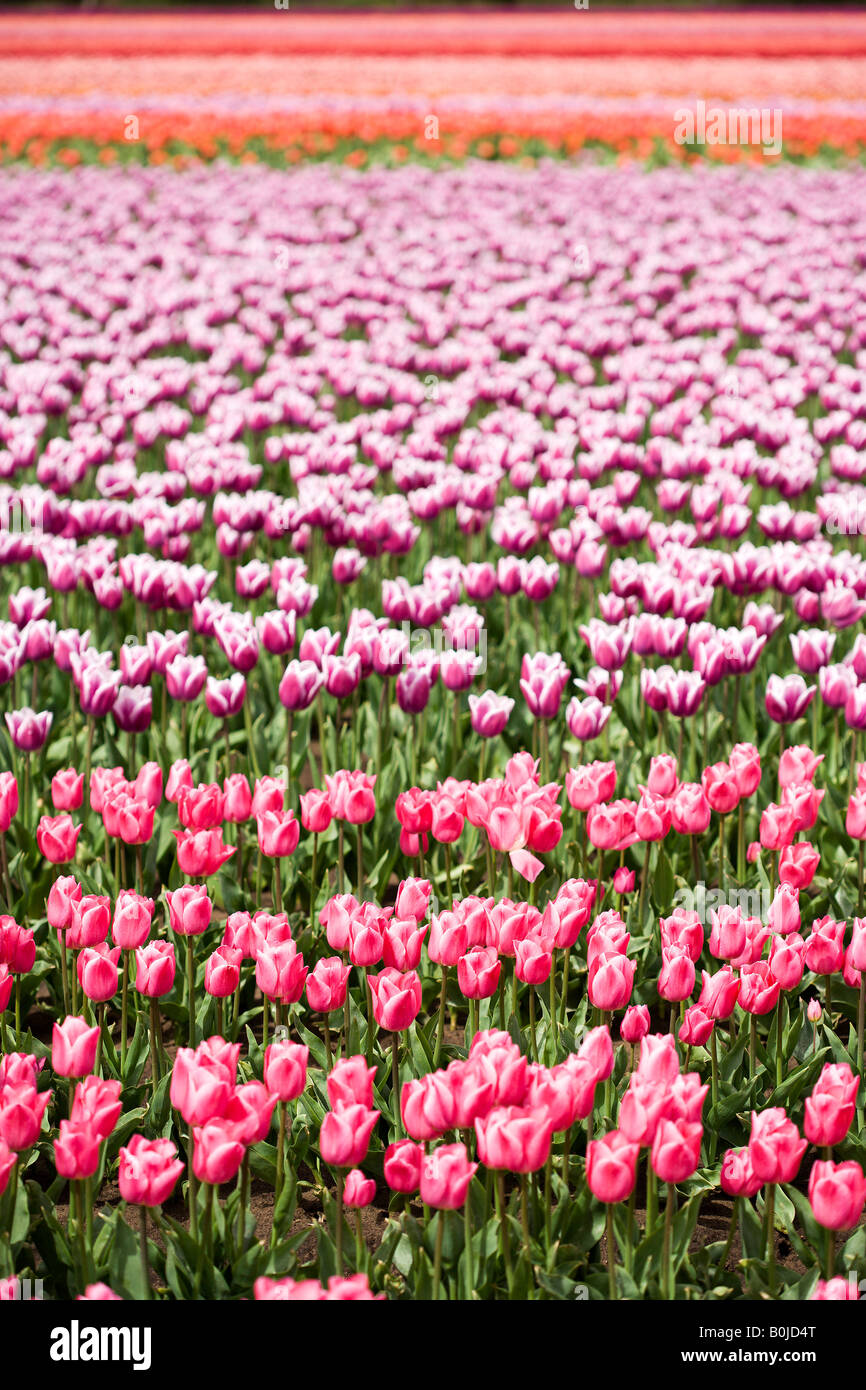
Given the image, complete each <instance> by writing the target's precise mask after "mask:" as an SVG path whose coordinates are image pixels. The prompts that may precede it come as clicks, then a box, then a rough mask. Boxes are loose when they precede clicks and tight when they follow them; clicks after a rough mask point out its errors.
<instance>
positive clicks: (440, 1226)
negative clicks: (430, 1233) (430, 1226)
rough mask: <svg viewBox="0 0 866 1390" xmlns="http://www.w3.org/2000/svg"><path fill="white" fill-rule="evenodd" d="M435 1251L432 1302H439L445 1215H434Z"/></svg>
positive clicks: (438, 1213) (439, 1213) (442, 1213)
mask: <svg viewBox="0 0 866 1390" xmlns="http://www.w3.org/2000/svg"><path fill="white" fill-rule="evenodd" d="M436 1222H437V1224H436V1250H435V1253H434V1256H433V1302H434V1303H438V1302H439V1297H440V1295H439V1289H440V1285H441V1282H442V1239H443V1236H444V1234H445V1213H444V1211H440V1212H437V1215H436Z"/></svg>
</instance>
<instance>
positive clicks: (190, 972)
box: [186, 936, 195, 1047]
mask: <svg viewBox="0 0 866 1390" xmlns="http://www.w3.org/2000/svg"><path fill="white" fill-rule="evenodd" d="M192 943H193V938H192V937H191V936H188V937H187V939H186V983H187V994H188V1002H189V1045H190V1047H195V957H194V955H193V945H192Z"/></svg>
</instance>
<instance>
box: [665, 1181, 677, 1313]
mask: <svg viewBox="0 0 866 1390" xmlns="http://www.w3.org/2000/svg"><path fill="white" fill-rule="evenodd" d="M667 1188H668V1200H667V1203H666V1205H665V1236H664V1259H663V1262H662V1268H663V1270H664V1280H665V1298H666V1299H668V1300H670V1299H672V1298H673V1297H674V1292H675V1290H674V1271H673V1265H672V1262H671V1227H672V1226H673V1220H674V1211H675V1209H676V1188H675V1187H674V1184H673V1183H672V1182H669V1183H668V1185H667Z"/></svg>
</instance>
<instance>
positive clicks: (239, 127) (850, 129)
mask: <svg viewBox="0 0 866 1390" xmlns="http://www.w3.org/2000/svg"><path fill="white" fill-rule="evenodd" d="M438 119H439V129H438V136H437V138H430V137H428V136H426V135H425V133H424V129H423V120H422V119H419V116H418V114H417V112H414V111H405V112H400V111H393V110H388V111H387V112H385V111H383V112H371V111H369V110H367V111H364V110H354V111H345V112H341V113H335V112H334V111H332V110H322V111H320V112H315V111H313V112H307V113H305V114H304V115H303V116H298V115H292V116H291V117H287V116H285V115H261V114H256V115H251V116H250V115H243V116H241V115H236V114H223V115H221V117H220V120H219V122H218V123H217V122H215V120H214V116H213V113H212V112H201V113H191V112H189V111H182V110H178V111H171V112H160V113H159V114H156V113H151V114H148V115H147V116H146V117H142V118H141V120H140V123H139V134H138V138H137V139H135V140H133V141H127V140H124V137H123V123H122V121H121V120H120V119H119V118H118V116H117V115H116V114H115V113H108V112H98V111H96V112H89V113H84V114H83V115H76V116H74V117H73V116H72V115H69V114H63V115H60V114H57V113H54V114H52V115H51V116H50V117H47V116H46V115H45V114H44V113H39V112H29V111H24V112H18V113H13V114H6V113H0V159H2V160H4V161H7V162H8V161H16V160H21V159H25V160H27V161H28V162H30V163H37V164H38V163H42V162H45V161H46V160H48V159H49V158H53V157H57V156H59V155H61V154H62V159H63V161H64V162H67V163H77V162H81V161H85V162H90V161H92V160H94V159H99V160H100V161H101V162H103V163H111V162H114V161H115V160H116V159H123V158H127V159H128V158H136V159H146V160H148V161H149V162H154V161H156V162H159V161H160V160H164V159H166V158H168V157H170V156H172V155H185V156H191V157H196V158H202V159H212V158H216V157H218V156H220V155H227V156H228V157H230V158H240V157H243V156H244V155H247V156H248V157H251V158H258V157H264V158H271V157H276V158H284V159H285V160H286V161H287V162H294V161H295V160H297V159H299V158H302V157H306V156H315V157H324V156H329V155H334V154H344V153H346V151H345V149H344V147H345V146H346V145H347V144H348V145H350V146H351V147H352V150H351V151H349V153H352V152H353V151H355V150H357V151H359V152H360V154H362V155H364V154H365V151H366V150H367V149H368V148H369V147H372V148H370V153H373V152H374V151H375V152H380V153H389V154H392V155H394V156H395V157H396V158H397V159H399V158H401V157H408V155H409V154H410V153H416V154H422V155H425V156H430V157H434V158H435V157H438V156H444V157H446V158H449V159H460V158H463V157H465V156H467V155H469V154H475V155H480V156H481V157H482V158H492V157H498V158H514V157H519V156H521V155H525V154H540V153H545V152H555V153H559V154H576V153H579V152H580V151H581V150H583V149H586V148H593V147H597V146H602V147H605V148H607V149H609V150H611V151H614V152H615V153H617V154H621V155H626V156H629V157H636V158H648V157H650V156H651V155H652V154H653V153H654V152H656V151H657V150H658V148H659V146H662V147H664V149H665V150H666V151H667V153H668V154H669V155H670V156H671V157H673V158H677V159H682V160H688V159H689V158H690V157H693V156H695V154H696V153H702V152H700V151H697V152H696V151H695V149H694V148H690V147H688V146H684V145H679V144H677V143H676V142H675V139H674V124H673V122H672V121H671V120H670V118H669V117H668V118H667V119H662V118H660V119H657V120H655V121H653V120H651V119H649V118H648V117H647V114H646V113H645V112H633V111H630V110H629V109H628V108H623V109H622V110H620V111H616V112H613V113H604V114H602V113H599V114H592V113H581V114H580V115H579V116H574V115H568V116H558V115H557V114H556V113H551V112H539V113H533V112H520V113H516V112H514V111H511V112H508V111H503V112H502V113H501V114H499V115H497V113H496V112H495V111H490V112H484V111H481V112H475V113H468V112H462V113H460V115H459V117H458V116H455V117H454V118H453V119H452V120H451V121H450V122H449V119H448V118H447V117H440V118H438ZM864 149H866V117H863V116H858V117H854V116H849V117H845V118H842V117H840V116H838V115H837V116H836V117H835V118H834V119H833V120H832V121H827V120H826V119H824V118H822V117H821V116H817V117H816V116H810V115H805V114H804V115H802V116H797V115H793V116H789V115H788V114H786V116H785V128H784V154H785V156H786V157H788V158H790V157H795V158H810V157H814V156H815V155H818V154H820V153H821V152H822V151H824V150H832V151H835V152H838V153H840V154H842V155H844V156H847V157H851V158H858V157H860V156H861V154H862V152H863V150H864ZM401 151H403V152H404V154H403V155H402V156H401ZM705 153H706V154H708V155H709V156H711V157H712V158H714V159H716V160H719V161H721V162H728V163H733V162H737V161H740V160H746V161H752V162H755V161H757V162H764V161H766V162H770V161H771V160H772V156H771V155H768V154H765V153H764V152H763V151H762V149H761V147H760V146H757V145H724V144H720V145H715V146H710V147H708V148H707V150H706V151H705ZM352 162H358V163H361V162H363V159H359V158H358V157H357V156H354V158H353V161H352Z"/></svg>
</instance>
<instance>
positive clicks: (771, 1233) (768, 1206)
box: [764, 1182, 776, 1298]
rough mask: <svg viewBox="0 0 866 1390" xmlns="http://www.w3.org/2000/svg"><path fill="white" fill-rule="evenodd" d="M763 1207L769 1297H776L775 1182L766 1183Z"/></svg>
mask: <svg viewBox="0 0 866 1390" xmlns="http://www.w3.org/2000/svg"><path fill="white" fill-rule="evenodd" d="M764 1209H765V1212H766V1218H767V1282H768V1285H769V1289H770V1297H771V1298H775V1297H776V1184H775V1183H772V1182H771V1183H768V1184H767V1195H766V1197H765V1199H764Z"/></svg>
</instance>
